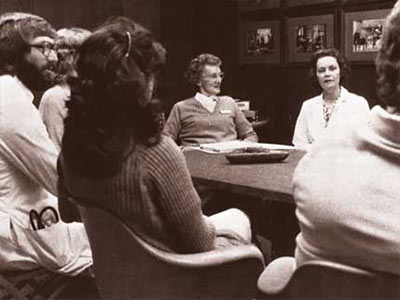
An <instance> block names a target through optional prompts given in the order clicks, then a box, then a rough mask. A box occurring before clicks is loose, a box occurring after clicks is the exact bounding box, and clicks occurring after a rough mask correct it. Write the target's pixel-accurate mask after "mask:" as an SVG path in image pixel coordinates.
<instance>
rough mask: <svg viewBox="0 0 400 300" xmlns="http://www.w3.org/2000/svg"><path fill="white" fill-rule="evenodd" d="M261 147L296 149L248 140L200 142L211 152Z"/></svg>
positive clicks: (206, 150) (200, 147)
mask: <svg viewBox="0 0 400 300" xmlns="http://www.w3.org/2000/svg"><path fill="white" fill-rule="evenodd" d="M250 147H251V148H261V149H268V150H277V149H280V150H287V149H294V147H293V146H290V145H281V144H268V143H254V142H246V141H239V140H236V141H228V142H219V143H211V144H200V146H199V149H200V150H203V151H205V152H209V153H229V152H232V151H235V150H241V149H246V148H250Z"/></svg>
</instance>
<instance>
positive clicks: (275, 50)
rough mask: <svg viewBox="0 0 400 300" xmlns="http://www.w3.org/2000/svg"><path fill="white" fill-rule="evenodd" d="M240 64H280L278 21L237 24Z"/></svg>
mask: <svg viewBox="0 0 400 300" xmlns="http://www.w3.org/2000/svg"><path fill="white" fill-rule="evenodd" d="M239 34H240V37H239V63H240V64H254V63H257V64H280V58H281V53H280V52H281V50H280V44H281V42H280V35H281V33H280V21H279V20H268V21H256V22H242V23H240V26H239Z"/></svg>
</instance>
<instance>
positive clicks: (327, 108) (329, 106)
mask: <svg viewBox="0 0 400 300" xmlns="http://www.w3.org/2000/svg"><path fill="white" fill-rule="evenodd" d="M337 102H338V100H337V99H336V100H335V101H333V102H330V103H327V102H326V101H323V105H322V115H323V117H324V120H325V128H326V127H328V123H329V120H330V119H331V117H332V114H333V112H334V110H335V108H336V104H337Z"/></svg>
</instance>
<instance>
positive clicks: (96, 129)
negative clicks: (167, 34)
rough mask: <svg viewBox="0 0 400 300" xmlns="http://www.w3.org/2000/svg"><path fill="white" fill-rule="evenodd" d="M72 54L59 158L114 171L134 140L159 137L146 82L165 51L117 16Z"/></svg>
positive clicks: (82, 168) (91, 169)
mask: <svg viewBox="0 0 400 300" xmlns="http://www.w3.org/2000/svg"><path fill="white" fill-rule="evenodd" d="M77 56H78V59H77V72H78V78H71V79H70V80H69V84H70V86H71V100H70V101H68V104H67V107H68V117H67V118H66V120H65V133H64V137H63V142H62V151H63V155H64V159H65V161H66V163H67V164H68V165H69V166H70V167H71V168H74V169H75V170H76V171H79V172H83V173H87V174H92V175H94V174H96V175H109V174H113V173H115V172H117V171H118V170H119V168H120V166H121V164H122V162H123V161H124V159H125V158H126V156H127V155H129V153H130V152H131V151H133V150H134V149H135V146H136V145H137V144H138V143H142V144H149V145H151V144H152V143H153V144H154V143H157V142H158V141H159V135H160V132H159V129H158V128H159V127H158V126H157V123H156V121H155V120H154V118H153V117H152V111H151V105H150V98H151V91H149V82H150V81H151V80H152V78H154V76H155V74H156V73H157V72H158V70H159V69H160V68H161V66H163V65H164V63H165V50H164V48H163V47H162V46H161V45H160V44H158V43H157V42H155V40H154V39H153V36H152V34H151V33H150V32H149V31H148V30H146V29H145V28H143V27H141V26H140V25H138V24H136V23H135V22H133V21H132V20H130V19H128V18H125V17H119V18H116V19H112V20H109V21H107V22H106V23H105V24H104V25H102V26H100V27H99V28H98V29H97V30H96V31H94V32H93V33H92V35H91V36H90V37H89V38H87V39H86V40H85V42H84V43H83V44H82V45H81V46H80V47H79V48H78V52H77Z"/></svg>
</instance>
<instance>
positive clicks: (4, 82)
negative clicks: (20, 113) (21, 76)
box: [0, 75, 24, 102]
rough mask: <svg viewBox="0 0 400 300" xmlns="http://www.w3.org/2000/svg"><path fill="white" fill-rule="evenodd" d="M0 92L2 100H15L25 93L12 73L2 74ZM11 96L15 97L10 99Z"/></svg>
mask: <svg viewBox="0 0 400 300" xmlns="http://www.w3.org/2000/svg"><path fill="white" fill-rule="evenodd" d="M0 94H1V100H2V102H3V101H7V100H12V101H13V102H15V101H18V100H20V99H21V98H20V97H23V95H24V94H23V90H22V88H21V86H20V85H19V84H18V81H17V79H16V78H15V77H13V76H11V75H2V76H0ZM10 97H12V98H13V99H10Z"/></svg>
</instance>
